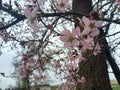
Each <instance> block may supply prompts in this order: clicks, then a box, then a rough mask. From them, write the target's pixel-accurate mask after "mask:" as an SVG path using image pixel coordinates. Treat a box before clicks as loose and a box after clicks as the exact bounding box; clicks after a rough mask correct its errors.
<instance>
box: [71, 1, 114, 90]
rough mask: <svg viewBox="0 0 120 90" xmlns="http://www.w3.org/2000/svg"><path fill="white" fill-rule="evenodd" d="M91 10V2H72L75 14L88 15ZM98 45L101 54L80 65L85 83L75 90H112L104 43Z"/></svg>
mask: <svg viewBox="0 0 120 90" xmlns="http://www.w3.org/2000/svg"><path fill="white" fill-rule="evenodd" d="M92 9H93V8H92V0H73V11H75V12H79V13H84V14H87V15H88V14H89V12H90V11H91V10H92ZM80 18H81V17H80ZM74 19H75V26H78V23H79V22H78V20H77V19H76V18H74ZM102 34H103V33H102V32H101V33H100V36H99V37H102ZM99 43H100V44H101V45H102V47H101V53H99V54H98V55H97V56H91V58H90V60H89V61H87V62H85V63H84V62H83V63H80V72H79V75H80V76H84V77H85V78H86V80H87V81H86V83H85V84H81V83H79V84H78V85H77V87H76V90H112V88H111V85H110V80H109V76H108V70H107V64H106V60H107V58H106V54H105V46H104V45H105V42H104V40H102V41H100V42H99ZM81 66H82V67H81Z"/></svg>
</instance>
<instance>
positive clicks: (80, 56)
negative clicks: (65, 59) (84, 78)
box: [79, 51, 86, 62]
mask: <svg viewBox="0 0 120 90" xmlns="http://www.w3.org/2000/svg"><path fill="white" fill-rule="evenodd" d="M82 61H86V58H85V57H83V56H82V52H81V51H80V52H79V62H82Z"/></svg>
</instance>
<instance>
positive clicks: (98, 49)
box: [93, 43, 101, 55]
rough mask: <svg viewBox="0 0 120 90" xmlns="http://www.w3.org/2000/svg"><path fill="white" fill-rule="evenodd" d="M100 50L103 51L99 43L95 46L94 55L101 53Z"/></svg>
mask: <svg viewBox="0 0 120 90" xmlns="http://www.w3.org/2000/svg"><path fill="white" fill-rule="evenodd" d="M100 49H101V47H100V45H99V43H97V44H96V45H95V48H94V52H93V54H94V55H97V54H98V53H100Z"/></svg>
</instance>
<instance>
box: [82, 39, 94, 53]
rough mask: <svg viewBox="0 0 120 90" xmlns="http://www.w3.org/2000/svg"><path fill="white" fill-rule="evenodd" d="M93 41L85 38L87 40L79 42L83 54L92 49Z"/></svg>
mask: <svg viewBox="0 0 120 90" xmlns="http://www.w3.org/2000/svg"><path fill="white" fill-rule="evenodd" d="M93 40H94V39H93V38H92V37H87V39H84V41H82V42H81V45H82V51H83V52H86V51H87V50H91V49H92V46H93V44H94V41H93Z"/></svg>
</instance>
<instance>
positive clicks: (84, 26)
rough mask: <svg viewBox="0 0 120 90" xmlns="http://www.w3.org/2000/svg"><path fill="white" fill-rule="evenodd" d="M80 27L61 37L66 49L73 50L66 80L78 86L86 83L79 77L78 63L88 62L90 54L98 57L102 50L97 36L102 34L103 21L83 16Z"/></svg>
mask: <svg viewBox="0 0 120 90" xmlns="http://www.w3.org/2000/svg"><path fill="white" fill-rule="evenodd" d="M80 26H81V27H76V28H73V29H72V31H70V30H64V31H62V34H61V36H60V40H61V41H62V42H63V43H64V47H65V48H68V49H71V50H72V52H70V53H69V55H68V59H69V60H68V63H67V65H66V67H67V68H66V70H67V71H68V73H69V76H67V77H66V79H67V83H69V84H70V85H71V84H72V85H77V83H79V82H81V83H85V81H86V80H85V78H84V77H83V76H81V77H80V76H79V75H78V72H79V65H78V63H80V62H83V61H86V60H87V58H86V57H87V56H86V55H88V54H90V53H93V55H97V54H98V53H100V49H101V48H100V45H99V42H97V36H98V35H99V34H100V31H99V28H100V27H101V26H102V21H98V20H92V19H89V18H87V17H84V16H83V17H82V20H81V21H80ZM83 78H84V79H83Z"/></svg>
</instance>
